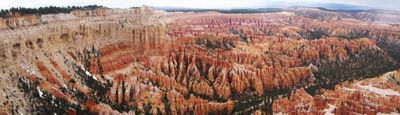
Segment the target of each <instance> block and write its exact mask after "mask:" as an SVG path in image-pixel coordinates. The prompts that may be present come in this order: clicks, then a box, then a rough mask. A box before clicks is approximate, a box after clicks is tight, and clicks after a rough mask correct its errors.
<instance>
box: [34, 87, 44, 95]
mask: <svg viewBox="0 0 400 115" xmlns="http://www.w3.org/2000/svg"><path fill="white" fill-rule="evenodd" d="M36 90H37V91H38V93H39V96H40V97H41V98H43V94H44V93H43V92H42V90H40V88H39V87H36Z"/></svg>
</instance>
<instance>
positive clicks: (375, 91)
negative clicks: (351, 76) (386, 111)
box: [357, 84, 400, 96]
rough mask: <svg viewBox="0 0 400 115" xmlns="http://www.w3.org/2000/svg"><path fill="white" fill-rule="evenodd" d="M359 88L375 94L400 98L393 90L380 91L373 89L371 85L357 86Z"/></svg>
mask: <svg viewBox="0 0 400 115" xmlns="http://www.w3.org/2000/svg"><path fill="white" fill-rule="evenodd" d="M357 86H358V87H360V88H361V89H363V90H366V91H369V92H373V93H376V94H380V95H384V96H400V93H399V92H397V91H393V90H392V89H380V88H376V87H373V86H371V85H359V84H357Z"/></svg>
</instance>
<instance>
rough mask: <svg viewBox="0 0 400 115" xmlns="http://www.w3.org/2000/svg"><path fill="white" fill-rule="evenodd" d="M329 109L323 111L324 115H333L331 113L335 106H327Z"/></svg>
mask: <svg viewBox="0 0 400 115" xmlns="http://www.w3.org/2000/svg"><path fill="white" fill-rule="evenodd" d="M328 106H329V108H327V109H324V112H325V114H324V115H335V114H334V113H333V110H335V108H336V106H334V105H331V104H328Z"/></svg>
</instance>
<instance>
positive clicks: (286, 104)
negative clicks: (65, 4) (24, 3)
mask: <svg viewBox="0 0 400 115" xmlns="http://www.w3.org/2000/svg"><path fill="white" fill-rule="evenodd" d="M304 12H313V13H316V14H320V15H321V17H322V18H324V19H320V18H313V17H311V16H309V15H305V14H304ZM327 13H333V14H334V15H333V14H331V15H329V17H327V16H324V15H323V14H327ZM307 14H310V13H307ZM360 15H361V14H360ZM365 15H366V14H365ZM332 16H333V17H332ZM356 16H358V17H363V18H358V17H356ZM368 16H371V14H368ZM399 17H400V16H399ZM365 18H367V16H359V15H355V16H354V17H350V16H348V15H346V14H344V13H338V12H327V11H320V10H309V9H289V10H286V11H283V12H276V13H254V14H224V13H218V12H201V13H194V12H186V13H183V12H165V11H162V10H157V9H154V8H151V7H139V8H131V9H108V8H98V9H94V10H77V11H73V12H71V13H69V14H46V15H30V16H20V17H12V18H0V114H20V113H24V114H26V113H29V114H53V113H54V114H72V115H74V114H163V115H164V114H173V115H175V114H195V115H203V114H290V115H298V114H314V115H321V114H338V115H341V114H343V115H347V114H367V115H375V114H399V112H400V70H399V68H400V66H399V62H400V27H399V26H396V25H390V24H382V23H378V22H376V23H374V22H371V21H370V20H368V19H365ZM386 18H387V17H386ZM386 18H385V17H383V18H381V20H380V22H383V21H384V19H386ZM389 18H394V19H393V20H395V19H398V17H390V16H389Z"/></svg>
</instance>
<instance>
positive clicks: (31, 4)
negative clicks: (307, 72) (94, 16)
mask: <svg viewBox="0 0 400 115" xmlns="http://www.w3.org/2000/svg"><path fill="white" fill-rule="evenodd" d="M0 3H1V4H0V9H9V8H12V7H25V8H39V7H46V6H57V7H66V6H86V5H101V6H105V7H109V8H130V7H140V6H151V7H157V8H168V7H169V8H187V9H223V10H224V9H225V10H226V9H240V8H243V9H257V8H287V7H292V6H306V7H324V8H327V7H338V9H340V8H347V9H351V8H353V7H354V9H357V8H362V9H383V10H396V11H400V7H398V6H397V4H400V1H396V0H386V1H385V2H382V1H380V0H286V1H279V0H248V1H246V2H243V1H240V0H230V1H228V0H218V1H215V0H202V1H199V0H193V1H180V0H163V1H161V0H121V1H115V0H108V1H100V0H86V1H78V0H68V1H59V0H13V1H9V0H8V1H6V0H0ZM334 5H338V6H334ZM328 9H329V8H328Z"/></svg>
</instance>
